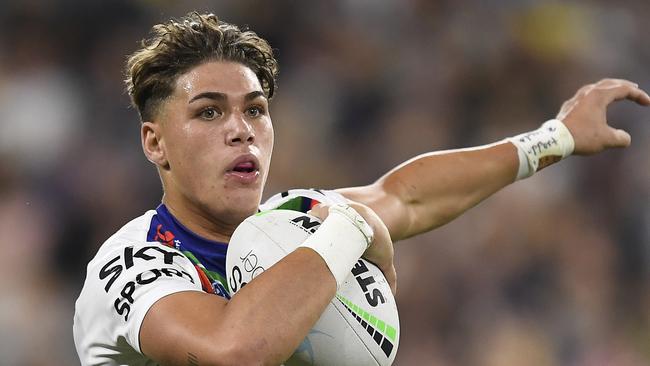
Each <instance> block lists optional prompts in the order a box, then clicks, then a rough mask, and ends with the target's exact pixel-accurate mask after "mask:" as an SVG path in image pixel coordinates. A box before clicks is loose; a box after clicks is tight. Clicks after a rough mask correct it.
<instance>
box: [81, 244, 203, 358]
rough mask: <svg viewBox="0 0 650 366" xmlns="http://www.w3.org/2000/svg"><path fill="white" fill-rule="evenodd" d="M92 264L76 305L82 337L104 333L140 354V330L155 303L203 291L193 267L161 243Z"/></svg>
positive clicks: (121, 251) (136, 246) (115, 252)
mask: <svg viewBox="0 0 650 366" xmlns="http://www.w3.org/2000/svg"><path fill="white" fill-rule="evenodd" d="M93 262H94V263H91V264H90V265H89V268H88V277H87V278H86V283H85V284H84V289H83V290H82V295H81V296H80V298H79V300H78V302H77V312H78V317H79V318H80V319H79V321H80V322H81V323H82V327H83V328H85V332H86V333H92V332H93V328H95V329H97V327H105V330H104V331H105V332H109V333H110V334H105V335H106V336H108V338H110V339H115V340H117V339H124V340H126V342H127V343H128V344H129V345H130V346H131V347H133V349H135V350H136V351H137V352H139V353H141V349H140V342H139V333H140V326H141V325H142V321H143V320H144V317H145V315H146V314H147V311H148V310H149V309H150V308H151V306H152V305H153V304H154V303H155V302H156V301H158V300H160V299H161V298H163V297H165V296H167V295H170V294H173V293H176V292H180V291H202V288H201V281H200V278H199V276H198V273H197V270H196V269H195V267H194V265H193V264H192V262H191V261H190V260H189V259H188V258H187V257H185V256H184V255H183V254H182V253H181V252H180V251H178V250H176V249H174V248H171V247H167V246H165V245H162V244H160V243H156V242H146V243H140V244H133V245H123V246H120V247H119V248H118V249H117V250H112V251H110V252H109V253H108V254H106V255H103V256H102V257H101V258H96V259H95V261H93ZM91 266H92V268H91ZM80 308H81V309H80ZM179 311H182V309H179ZM75 320H77V319H75ZM89 324H92V326H89ZM87 335H88V336H89V337H90V339H93V338H106V337H94V336H92V334H87Z"/></svg>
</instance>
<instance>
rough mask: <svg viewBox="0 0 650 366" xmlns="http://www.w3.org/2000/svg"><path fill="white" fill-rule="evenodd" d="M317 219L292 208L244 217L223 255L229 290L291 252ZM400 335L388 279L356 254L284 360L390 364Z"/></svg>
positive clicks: (321, 365) (289, 362)
mask: <svg viewBox="0 0 650 366" xmlns="http://www.w3.org/2000/svg"><path fill="white" fill-rule="evenodd" d="M320 224H321V221H320V219H318V218H316V217H314V216H311V215H307V214H304V213H302V212H298V211H290V210H271V211H264V212H261V213H258V214H257V215H254V216H251V217H249V218H247V219H246V220H244V222H242V223H241V224H240V225H239V226H238V227H237V229H236V230H235V232H234V233H233V235H232V237H231V238H230V242H229V244H228V252H227V254H226V274H227V277H228V287H229V289H228V290H229V291H230V294H231V295H234V294H235V293H236V292H237V291H238V290H239V289H241V288H242V287H243V286H245V285H246V284H247V283H249V282H250V281H251V280H252V279H253V278H255V277H256V276H258V275H259V274H261V273H263V272H264V271H265V270H267V269H268V268H269V267H271V266H272V265H273V264H275V263H276V262H277V261H279V260H280V259H282V258H283V257H284V256H286V255H287V254H289V253H291V252H292V251H293V250H294V249H296V248H297V247H298V246H299V245H300V244H301V243H302V242H303V241H305V239H307V238H308V237H309V235H311V234H312V233H314V232H316V230H317V229H318V227H319V226H320ZM290 280H291V279H290V278H288V279H287V281H290ZM287 326H290V325H287ZM399 335H400V327H399V317H398V314H397V306H396V305H395V299H394V297H393V294H392V293H391V291H390V287H389V285H388V282H387V281H386V278H385V277H384V275H383V274H382V273H381V271H380V270H379V269H378V268H377V267H376V266H375V265H374V264H372V263H370V262H368V261H366V260H364V259H359V261H358V262H357V263H356V264H355V266H354V267H353V268H352V270H351V272H350V274H349V275H348V277H347V278H346V280H345V281H344V283H343V284H342V285H341V287H340V289H339V291H338V292H337V294H336V296H335V297H334V298H333V299H332V301H331V302H330V303H329V305H328V306H327V308H326V309H325V312H323V314H322V315H321V317H320V319H319V320H318V321H317V322H316V325H314V327H313V328H312V329H311V330H310V331H309V334H308V335H307V337H306V338H305V339H304V341H303V342H302V343H301V344H300V346H299V347H298V348H297V349H296V351H295V352H294V354H293V355H292V356H291V358H289V360H287V361H286V363H285V365H316V366H324V365H337V366H345V365H350V366H363V365H373V366H376V365H382V366H384V365H390V364H392V363H393V360H394V359H395V354H396V353H397V346H398V344H399Z"/></svg>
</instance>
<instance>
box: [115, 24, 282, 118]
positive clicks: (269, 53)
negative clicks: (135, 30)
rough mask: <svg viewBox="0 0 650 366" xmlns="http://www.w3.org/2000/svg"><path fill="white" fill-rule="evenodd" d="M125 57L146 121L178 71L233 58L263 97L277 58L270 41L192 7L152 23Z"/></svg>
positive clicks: (270, 87) (271, 88)
mask: <svg viewBox="0 0 650 366" xmlns="http://www.w3.org/2000/svg"><path fill="white" fill-rule="evenodd" d="M141 47H142V48H140V49H139V50H137V51H135V52H134V53H133V54H132V55H131V56H129V57H128V60H127V63H126V80H125V82H126V89H127V92H128V93H129V96H130V97H131V104H132V105H133V106H134V107H135V108H136V109H137V110H138V113H139V114H140V119H141V120H142V121H151V120H152V119H153V118H154V117H155V115H156V112H157V111H158V108H159V107H160V105H161V104H162V102H164V101H165V99H167V98H168V97H169V96H170V95H171V94H172V93H173V91H174V86H175V84H176V80H177V79H178V77H179V76H180V75H182V74H184V73H186V72H188V71H189V70H190V69H192V68H194V67H195V66H198V65H200V64H202V63H205V62H209V61H232V62H238V63H241V64H243V65H245V66H247V67H248V68H250V69H251V70H252V71H253V72H254V73H255V75H257V78H258V80H259V82H260V84H261V85H262V89H263V91H264V94H265V95H266V97H267V98H268V99H271V98H272V97H273V94H274V93H275V90H276V88H277V85H276V77H277V74H278V63H277V61H276V59H275V58H274V57H273V49H272V48H271V46H270V45H269V43H268V42H267V41H266V40H264V39H262V38H261V37H259V36H258V35H257V34H256V33H255V32H253V31H251V30H247V29H243V30H241V29H240V28H239V27H237V26H236V25H233V24H229V23H226V22H224V21H221V20H219V19H218V18H217V16H215V15H214V14H199V13H197V12H192V13H189V14H187V15H185V16H184V17H182V18H180V19H178V20H176V19H172V20H170V21H169V22H167V23H162V24H156V25H154V26H153V28H152V29H151V34H150V37H149V38H147V39H144V40H142V43H141Z"/></svg>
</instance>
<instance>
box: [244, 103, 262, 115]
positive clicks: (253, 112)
mask: <svg viewBox="0 0 650 366" xmlns="http://www.w3.org/2000/svg"><path fill="white" fill-rule="evenodd" d="M246 114H247V115H248V116H249V117H253V118H255V117H259V116H260V115H262V114H264V109H262V108H261V107H258V106H254V107H250V108H248V109H247V110H246Z"/></svg>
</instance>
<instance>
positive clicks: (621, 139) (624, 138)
mask: <svg viewBox="0 0 650 366" xmlns="http://www.w3.org/2000/svg"><path fill="white" fill-rule="evenodd" d="M630 143H632V137H631V136H630V134H629V133H627V132H626V131H625V130H621V129H616V128H612V142H611V144H610V147H628V146H630Z"/></svg>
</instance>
